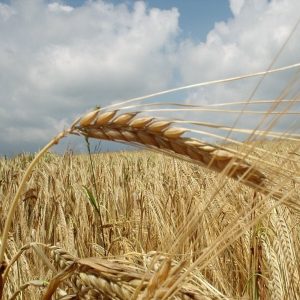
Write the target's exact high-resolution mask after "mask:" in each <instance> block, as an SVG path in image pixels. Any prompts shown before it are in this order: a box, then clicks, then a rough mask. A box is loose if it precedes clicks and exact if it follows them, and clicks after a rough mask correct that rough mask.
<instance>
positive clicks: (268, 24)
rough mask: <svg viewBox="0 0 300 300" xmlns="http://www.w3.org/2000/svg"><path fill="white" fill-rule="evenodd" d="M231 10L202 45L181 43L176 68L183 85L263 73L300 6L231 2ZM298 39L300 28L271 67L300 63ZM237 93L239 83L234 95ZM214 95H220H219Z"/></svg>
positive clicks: (290, 1)
mask: <svg viewBox="0 0 300 300" xmlns="http://www.w3.org/2000/svg"><path fill="white" fill-rule="evenodd" d="M230 8H231V10H232V13H233V18H231V19H229V20H227V21H224V22H219V23H216V24H215V26H214V28H213V29H212V30H211V31H210V32H209V33H208V35H207V38H206V41H205V42H201V43H194V42H193V41H192V40H186V41H184V42H183V43H182V45H181V53H180V55H181V59H180V60H179V61H180V66H179V68H180V73H181V75H182V79H183V81H184V82H186V83H190V82H195V81H205V80H213V79H220V78H226V77H231V76H238V75H240V74H246V73H251V72H257V71H261V70H266V69H267V68H268V67H269V66H270V65H271V63H272V61H273V59H274V58H275V56H276V55H277V53H278V52H279V50H280V48H281V47H282V46H283V44H284V43H285V41H286V40H287V38H288V36H289V35H290V33H291V31H292V29H293V27H294V26H295V24H296V23H297V21H298V18H299V14H298V11H299V9H300V2H299V1H297V0H273V1H268V0H230ZM299 37H300V28H298V30H297V31H296V33H295V34H294V36H293V37H292V38H291V40H290V41H289V43H288V44H287V45H286V47H285V49H284V51H283V53H282V54H281V55H280V56H279V57H278V59H277V61H276V63H275V65H274V67H275V66H281V65H285V64H292V63H296V62H299V60H300V53H299V51H298V41H299ZM240 91H241V86H240V83H239V84H238V85H237V87H236V92H240ZM227 93H228V91H227V92H226V94H227ZM276 93H278V91H276ZM216 94H218V95H222V94H221V93H220V92H219V91H218V92H217V93H216ZM277 95H278V94H277ZM244 96H247V95H245V94H244Z"/></svg>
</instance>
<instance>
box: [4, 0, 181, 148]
mask: <svg viewBox="0 0 300 300" xmlns="http://www.w3.org/2000/svg"><path fill="white" fill-rule="evenodd" d="M178 16H179V15H178V12H177V10H176V9H172V10H159V9H154V8H153V9H149V8H147V7H146V5H145V4H144V3H143V2H135V3H134V5H133V7H132V8H129V7H127V6H126V5H117V6H114V5H112V4H109V3H107V2H104V1H101V0H99V1H88V2H86V3H85V4H84V5H82V6H79V7H70V6H67V5H64V4H61V3H58V2H53V3H50V4H47V2H46V1H42V0H30V1H23V0H14V1H12V2H11V4H9V5H5V4H0V36H1V39H0V70H1V73H0V85H1V94H0V103H1V115H4V118H2V120H1V127H3V128H2V129H1V131H0V140H1V144H2V146H0V147H1V148H2V149H0V153H4V149H5V150H7V149H10V151H16V152H17V151H19V150H21V149H27V150H35V149H36V148H37V147H38V145H39V146H40V145H42V144H43V143H45V141H47V140H49V138H50V137H51V134H52V135H53V134H54V133H55V132H56V130H57V128H54V126H53V124H54V123H55V124H61V120H62V119H64V120H66V119H67V120H69V122H70V121H72V118H73V117H74V114H76V113H82V112H84V111H86V110H87V109H89V108H91V107H93V106H95V105H96V104H100V105H104V104H108V103H109V102H110V101H112V100H117V99H122V98H127V97H133V96H139V95H141V94H144V93H147V92H150V91H153V90H158V89H163V88H165V87H166V86H167V85H168V84H169V83H170V81H171V80H172V77H173V68H174V61H173V53H174V49H173V47H174V38H175V36H176V34H177V32H178ZM50 120H52V121H50ZM53 120H55V122H54V121H53ZM63 124H65V123H63ZM34 127H36V128H38V129H37V130H33V128H34ZM18 145H19V146H18Z"/></svg>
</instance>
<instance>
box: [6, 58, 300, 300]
mask: <svg viewBox="0 0 300 300" xmlns="http://www.w3.org/2000/svg"><path fill="white" fill-rule="evenodd" d="M299 66H300V64H299V63H298V64H293V65H289V66H284V67H281V68H277V69H270V68H269V69H268V70H267V71H263V72H258V73H253V74H247V75H242V76H238V77H234V78H227V79H223V80H215V81H210V82H205V83H199V84H195V85H189V86H184V87H179V88H175V89H171V90H167V91H162V92H158V93H154V94H150V95H146V96H143V97H138V98H133V99H129V100H126V101H123V102H121V103H113V104H112V105H110V106H108V107H104V108H99V107H97V108H95V109H92V110H91V111H89V112H87V113H85V114H83V115H81V116H79V117H78V118H77V119H76V120H75V121H74V122H73V123H71V125H70V127H69V128H67V129H64V130H63V131H62V132H60V133H58V134H57V135H56V136H55V137H54V138H53V139H51V140H50V141H49V143H48V144H47V145H45V146H44V148H42V149H41V150H40V151H39V152H38V153H36V154H35V155H33V154H20V155H17V156H16V157H13V158H7V157H0V231H1V239H0V299H33V300H35V299H43V300H47V299H57V300H58V299H60V300H63V299H64V300H67V299H119V300H125V299H132V300H134V299H137V300H142V299H143V300H147V299H161V300H164V299H184V300H189V299H191V300H192V299H197V300H198V299H199V300H200V299H205V300H208V299H228V300H229V299H245V300H246V299H262V300H263V299H278V300H280V299H300V284H299V280H300V278H299V276H300V263H299V253H300V236H299V232H300V231H299V229H300V228H299V226H300V198H299V196H300V195H299V184H300V174H299V170H300V165H299V164H300V149H299V148H300V143H299V141H300V135H299V134H298V132H299V131H298V129H299V120H298V117H299V115H300V112H299V101H300V99H299V95H300V93H299V71H297V72H294V73H293V74H292V75H293V76H292V77H290V78H289V79H288V80H287V82H286V86H285V87H284V89H283V90H282V91H281V93H280V94H279V95H278V97H277V98H276V99H257V98H253V99H252V97H250V98H248V99H247V100H242V99H240V100H239V101H235V102H228V101H227V102H226V103H218V104H217V105H207V106H203V105H202V106H201V105H191V104H187V103H168V102H167V103H159V102H157V100H153V98H154V97H156V96H158V97H160V96H163V95H165V94H167V93H171V92H172V93H173V92H178V91H183V90H186V89H190V88H195V87H202V86H207V85H212V84H216V83H218V84H220V83H222V84H225V83H229V82H232V81H237V80H242V79H246V78H250V77H256V76H263V77H262V79H261V80H259V81H258V83H257V85H256V88H255V89H254V92H253V95H254V94H255V91H256V90H257V88H258V87H259V85H260V84H261V83H262V81H263V79H264V76H267V75H270V74H273V73H277V72H282V71H287V70H290V71H292V69H295V68H299ZM286 78H287V77H286ZM150 99H151V100H150ZM145 100H146V101H145ZM143 101H144V102H143ZM237 105H239V106H237ZM187 112H188V113H187ZM200 112H205V113H206V114H208V113H211V114H212V115H211V118H210V119H209V120H213V122H206V121H205V119H201V117H200V116H201V115H200V114H199V113H200ZM216 112H218V113H221V114H224V115H226V114H228V113H230V114H232V113H234V114H235V116H234V117H233V118H232V117H231V120H235V122H233V123H232V124H231V125H230V124H224V123H223V124H222V123H220V122H217V120H215V119H216V117H214V116H213V114H214V113H216ZM163 113H167V114H168V115H169V116H170V117H171V116H172V118H165V117H164V116H163ZM192 113H194V115H196V117H197V118H196V120H195V119H194V120H189V119H188V118H189V117H190V115H191V114H192ZM160 114H161V115H160ZM249 114H250V115H251V116H252V118H253V119H251V118H249ZM178 115H180V116H181V117H180V118H178ZM182 116H183V117H182ZM253 116H256V117H257V116H259V118H256V119H254V117H253ZM220 120H221V121H224V120H225V121H226V118H225V119H224V120H223V119H222V118H221V119H219V121H220ZM227 120H229V118H227ZM239 120H242V121H244V122H242V123H243V124H242V125H243V126H242V127H239V125H240V122H238V121H239ZM250 120H254V121H256V122H257V123H255V126H254V127H252V128H251V127H249V126H248V127H247V126H244V125H248V124H247V123H251V122H250ZM220 131H222V133H220ZM235 134H237V135H235ZM70 135H75V136H80V137H81V139H83V140H85V143H86V153H85V154H78V153H73V152H72V151H66V152H65V153H64V154H63V155H58V154H55V152H51V151H49V150H51V148H52V146H54V145H56V144H58V143H59V142H60V141H61V140H62V139H64V138H67V137H68V136H70ZM243 135H244V136H243ZM241 136H243V138H242V137H241ZM80 137H78V138H80ZM91 139H96V140H106V141H110V142H119V143H126V144H130V145H135V146H136V147H137V149H138V150H136V151H128V152H126V151H124V152H116V153H92V151H91V145H90V141H91ZM141 148H142V149H141Z"/></svg>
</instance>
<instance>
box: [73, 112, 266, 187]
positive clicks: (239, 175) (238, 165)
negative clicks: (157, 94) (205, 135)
mask: <svg viewBox="0 0 300 300" xmlns="http://www.w3.org/2000/svg"><path fill="white" fill-rule="evenodd" d="M137 115H138V112H133V113H125V114H121V115H117V110H114V111H109V112H104V113H102V112H101V111H100V110H95V111H93V112H90V113H88V114H86V115H85V116H83V117H82V118H81V119H80V120H79V121H78V123H77V124H76V125H75V129H76V131H75V132H77V133H79V134H82V135H84V136H86V137H91V138H96V139H101V140H110V141H120V142H127V143H131V144H139V145H143V146H146V147H147V148H151V149H155V150H159V151H160V152H164V153H168V154H171V155H172V154H174V155H179V156H180V157H183V158H185V159H188V160H190V161H193V162H196V163H197V164H200V165H202V166H204V167H206V168H208V169H211V170H214V171H217V172H219V173H221V172H224V173H225V174H226V175H227V176H229V177H231V178H234V179H237V180H240V181H242V182H243V183H244V184H246V185H248V186H251V187H255V188H258V187H260V188H262V187H263V186H264V185H265V181H266V177H265V175H264V174H263V173H262V172H260V171H259V170H257V169H256V168H255V167H253V166H251V165H250V164H249V163H248V162H246V161H245V160H244V159H242V158H240V157H238V156H237V155H236V154H234V153H232V152H230V151H228V150H224V149H222V147H218V146H214V145H211V144H208V143H205V142H202V141H200V140H197V139H192V138H187V137H183V136H182V135H183V134H184V133H185V132H187V131H188V129H186V128H178V127H173V126H171V125H172V121H161V120H157V119H155V118H152V117H136V116H137Z"/></svg>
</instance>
